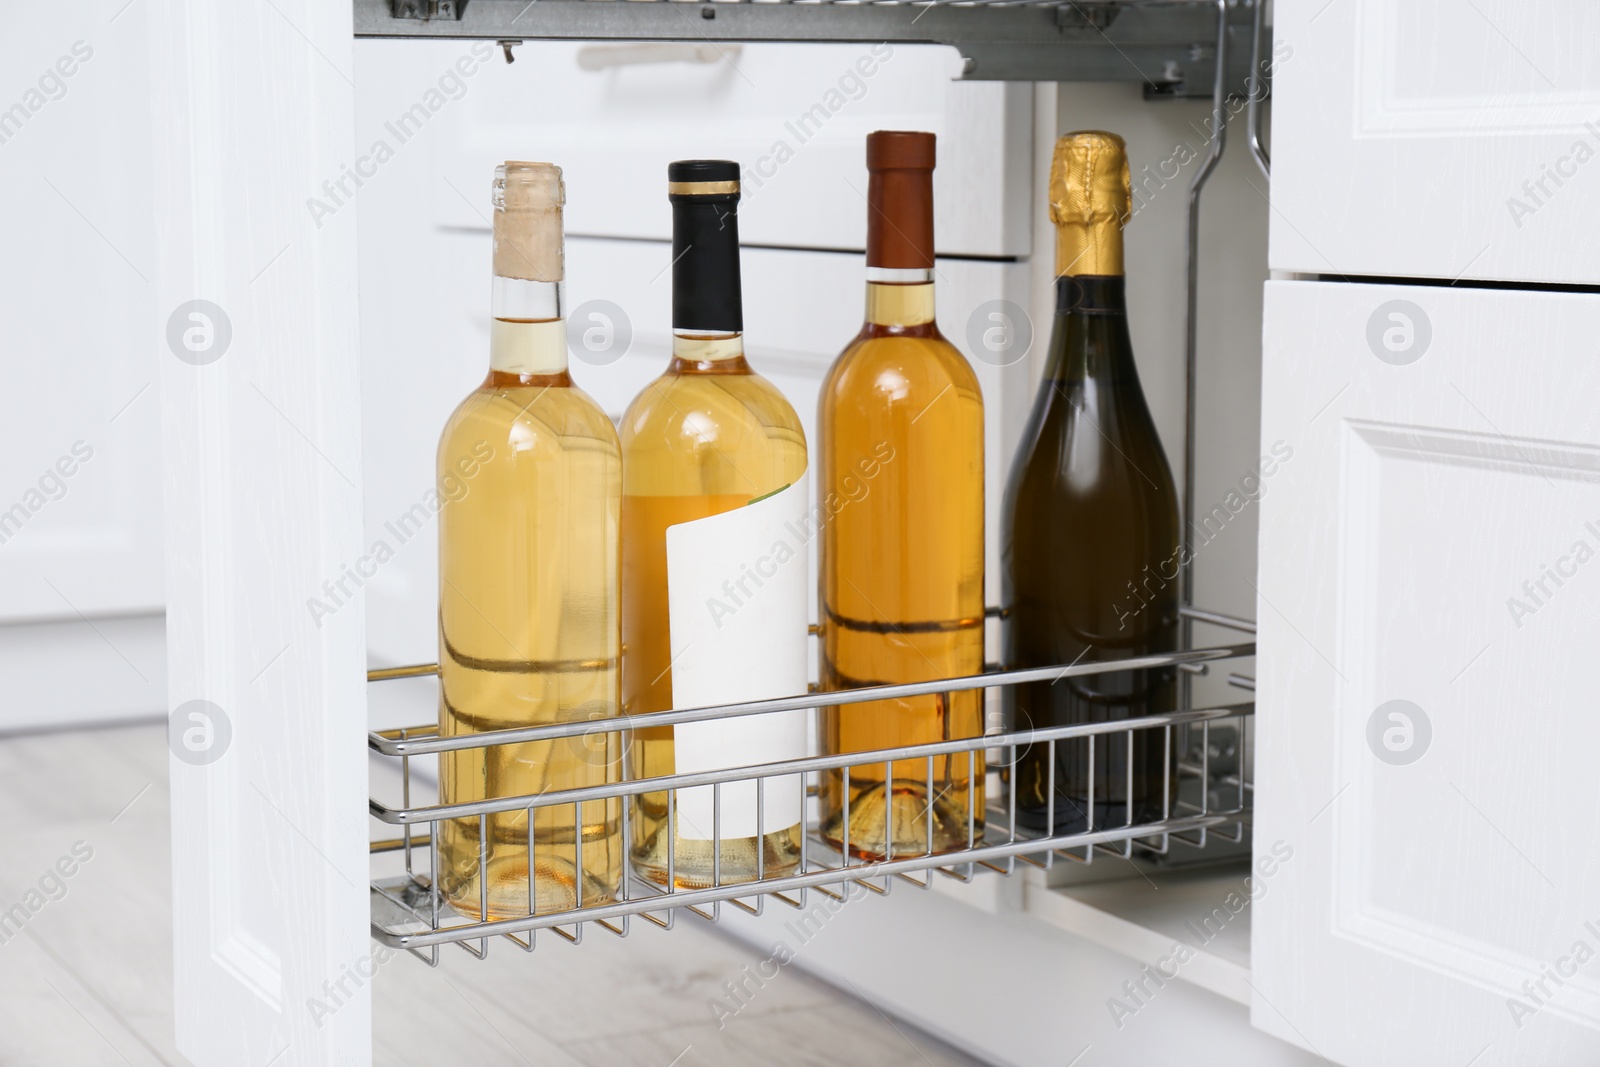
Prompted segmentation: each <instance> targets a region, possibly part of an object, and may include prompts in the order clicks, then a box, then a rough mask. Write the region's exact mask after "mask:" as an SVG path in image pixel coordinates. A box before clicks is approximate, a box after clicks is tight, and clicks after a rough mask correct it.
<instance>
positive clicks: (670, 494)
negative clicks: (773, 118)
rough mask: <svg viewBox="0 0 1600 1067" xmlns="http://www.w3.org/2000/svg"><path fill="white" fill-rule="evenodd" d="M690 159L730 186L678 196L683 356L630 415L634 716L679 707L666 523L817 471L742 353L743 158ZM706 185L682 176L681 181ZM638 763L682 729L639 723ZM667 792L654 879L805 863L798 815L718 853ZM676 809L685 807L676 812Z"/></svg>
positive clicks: (647, 858) (625, 438)
mask: <svg viewBox="0 0 1600 1067" xmlns="http://www.w3.org/2000/svg"><path fill="white" fill-rule="evenodd" d="M697 168H698V169H697ZM679 169H687V170H688V172H689V173H688V174H686V175H684V177H687V178H689V179H698V182H699V183H703V184H704V185H706V186H710V187H716V188H719V189H722V190H723V191H721V192H716V193H707V194H700V195H697V194H696V193H694V192H693V191H690V192H686V193H682V194H679V193H676V192H675V193H674V194H673V201H674V204H673V206H674V248H673V253H674V265H673V272H674V274H673V285H674V308H673V319H674V325H675V329H674V336H673V354H672V361H671V363H669V364H668V366H667V369H666V372H665V373H664V374H662V375H661V377H659V378H657V379H656V380H655V381H653V382H651V383H650V384H649V385H648V386H646V387H645V389H644V391H643V392H641V393H640V394H639V395H638V396H637V397H635V398H634V401H633V403H632V404H631V405H629V407H628V411H627V413H626V414H625V415H624V416H623V419H622V452H623V456H624V459H625V463H624V467H623V495H622V526H623V535H622V573H623V609H622V619H623V623H622V625H623V645H624V647H625V649H626V655H625V656H624V660H623V672H622V701H623V707H624V708H625V709H626V711H627V713H628V714H630V715H633V714H640V713H643V712H649V711H665V710H667V709H669V708H671V707H672V706H673V701H672V651H671V635H670V630H669V626H668V622H669V619H668V602H667V527H669V526H673V525H676V524H678V523H685V522H692V521H694V520H696V519H703V518H706V517H707V516H710V515H717V514H721V513H722V512H724V511H730V510H732V509H734V508H739V507H744V506H745V505H746V504H748V503H750V502H751V501H752V500H754V499H756V498H758V497H762V496H766V495H767V494H769V493H773V492H776V491H777V490H779V489H782V488H784V487H785V486H787V485H790V484H792V483H793V482H795V481H797V480H798V479H799V478H800V476H801V475H802V474H804V472H805V469H806V440H805V431H804V429H802V427H801V425H800V418H799V416H798V415H796V414H795V411H794V408H793V407H792V406H790V404H789V402H788V401H787V400H785V399H784V397H783V394H782V393H780V392H779V391H778V389H777V387H776V386H774V385H773V384H772V383H771V382H769V381H767V380H766V379H765V378H763V377H761V376H760V375H759V374H756V373H755V372H754V371H753V370H751V368H750V364H749V363H748V362H747V361H746V360H745V357H744V344H743V337H742V334H741V332H740V331H741V330H742V329H743V321H742V315H741V314H740V309H739V306H738V304H739V286H738V269H739V261H738V255H739V248H738V231H737V229H736V216H735V214H734V212H735V210H736V205H737V198H738V192H737V184H736V183H737V178H738V168H737V166H736V165H735V164H732V163H726V164H722V163H721V161H713V162H696V163H693V164H674V165H673V173H676V172H677V171H678V170H679ZM724 169H725V170H726V171H727V173H726V174H723V173H722V170H724ZM700 171H706V173H700ZM708 179H709V180H708ZM728 183H733V189H732V191H731V193H730V192H728V191H727V190H726V188H725V187H726V185H727V184H728ZM695 185H696V182H693V181H686V182H683V183H681V184H680V183H679V182H678V181H676V180H675V181H674V183H673V188H674V189H675V190H677V189H680V188H687V189H690V190H692V189H694V188H695ZM685 249H687V250H685ZM708 294H710V295H708ZM706 327H712V328H711V329H707V328H706ZM719 327H720V328H719ZM629 767H630V772H629V773H630V777H632V778H635V779H638V778H644V777H656V776H659V775H667V774H672V773H674V770H675V762H674V753H673V728H672V727H670V726H661V727H651V728H649V729H644V730H638V731H635V733H634V736H633V739H632V747H631V749H630V753H629ZM668 799H669V798H668V794H667V793H666V792H665V791H661V792H654V793H646V794H644V795H642V796H641V797H640V798H639V801H638V803H637V804H636V806H635V808H634V817H633V827H632V831H631V834H632V838H633V842H632V847H633V864H634V868H635V870H637V871H638V872H639V873H640V874H642V875H644V876H645V877H647V878H649V879H651V880H652V881H655V882H658V883H661V884H666V883H667V882H668V880H669V867H670V869H671V880H672V881H673V882H674V883H675V884H676V885H678V886H681V887H686V888H696V887H703V886H708V885H711V884H712V883H713V876H714V875H719V876H720V880H721V882H722V884H728V883H731V882H745V881H750V880H752V879H754V878H755V877H756V876H757V871H758V869H759V871H760V873H761V874H763V875H765V876H774V875H780V874H785V873H788V872H789V871H790V870H792V869H793V868H794V866H795V864H796V863H797V862H798V860H799V857H800V832H801V828H800V826H799V825H798V824H797V825H794V826H790V827H783V828H780V829H777V830H769V831H768V832H766V833H765V834H763V835H761V840H760V841H759V842H758V841H757V840H756V838H755V837H754V836H751V837H745V838H724V839H723V841H722V847H721V849H720V850H718V849H716V848H714V847H713V844H712V842H711V840H709V839H710V837H711V836H712V833H713V830H714V828H713V827H711V826H703V827H693V828H691V827H686V826H681V825H680V826H679V827H678V828H677V832H676V833H674V828H673V826H672V825H671V823H670V822H669V820H668ZM673 815H674V817H675V819H674V821H681V819H682V818H683V816H682V813H681V812H680V811H677V810H676V809H675V810H674V811H673ZM718 851H720V857H719V856H718V855H717V854H716V853H717V852H718ZM758 856H759V857H760V860H759V863H758Z"/></svg>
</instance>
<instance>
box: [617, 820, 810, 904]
mask: <svg viewBox="0 0 1600 1067" xmlns="http://www.w3.org/2000/svg"><path fill="white" fill-rule="evenodd" d="M721 853H722V854H721V857H720V858H717V857H715V856H714V854H713V850H712V847H711V842H710V841H697V840H692V839H689V838H685V837H682V836H680V837H679V838H678V839H677V840H676V841H674V842H673V843H672V863H671V864H670V868H671V870H670V873H669V870H668V868H669V865H668V863H667V836H666V833H665V832H657V833H656V834H654V835H652V836H651V837H650V838H649V840H647V841H645V842H644V844H642V845H640V846H639V847H637V848H636V849H634V852H633V869H634V871H635V872H636V873H638V874H639V875H640V876H641V877H642V878H644V879H645V880H647V881H649V882H652V883H654V884H656V885H659V886H667V885H670V886H672V887H673V888H677V889H709V888H711V887H712V886H716V885H738V884H740V883H742V882H753V881H755V880H757V879H758V878H780V877H782V876H784V875H786V874H793V873H794V871H795V868H796V867H798V866H799V865H800V827H798V826H791V827H789V828H788V829H787V830H778V831H775V832H773V833H770V834H767V835H765V836H764V837H763V838H762V853H763V854H762V857H761V863H760V865H759V868H758V866H757V863H756V839H755V838H753V837H741V838H736V839H734V840H732V841H724V842H722V849H721ZM714 860H715V862H713V861H714Z"/></svg>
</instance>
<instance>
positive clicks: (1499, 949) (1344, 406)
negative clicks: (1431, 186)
mask: <svg viewBox="0 0 1600 1067" xmlns="http://www.w3.org/2000/svg"><path fill="white" fill-rule="evenodd" d="M1329 17H1331V12H1330V16H1329ZM1597 336H1600V296H1597V295H1591V294H1577V293H1543V292H1514V291H1490V290H1470V289H1461V288H1444V287H1422V286H1379V285H1357V284H1342V283H1329V282H1273V283H1269V284H1268V286H1267V300H1266V326H1265V338H1264V340H1265V374H1264V382H1263V387H1262V394H1263V395H1262V421H1263V438H1262V440H1263V446H1264V447H1265V448H1267V449H1268V450H1270V451H1272V452H1273V454H1276V455H1278V456H1279V457H1280V459H1281V470H1280V471H1279V472H1278V473H1277V474H1276V476H1275V477H1274V479H1273V489H1272V492H1271V493H1270V494H1268V495H1267V496H1266V498H1265V499H1264V500H1263V502H1262V504H1261V508H1262V518H1261V565H1260V575H1259V594H1260V597H1259V603H1258V605H1257V611H1258V615H1257V618H1258V620H1259V626H1260V632H1259V638H1258V640H1259V644H1260V657H1259V660H1258V672H1259V673H1258V688H1257V693H1256V695H1257V700H1258V709H1259V717H1258V725H1257V737H1258V742H1259V745H1260V748H1259V750H1258V753H1257V762H1256V783H1257V790H1258V793H1257V798H1258V810H1257V815H1256V822H1255V841H1256V851H1257V861H1258V865H1259V864H1263V863H1265V864H1266V865H1267V866H1269V867H1270V868H1271V870H1272V873H1271V874H1265V873H1264V872H1263V877H1262V878H1261V879H1260V890H1261V892H1260V895H1259V897H1258V899H1257V900H1256V902H1255V905H1254V907H1255V916H1254V919H1253V923H1254V927H1253V941H1254V953H1253V956H1254V958H1253V962H1252V967H1253V971H1252V980H1253V984H1254V989H1255V998H1254V1003H1253V1009H1252V1021H1253V1022H1254V1024H1255V1025H1256V1026H1258V1027H1260V1028H1262V1029H1264V1030H1267V1031H1269V1032H1271V1033H1273V1034H1276V1035H1277V1036H1279V1037H1281V1038H1283V1039H1285V1040H1287V1041H1291V1042H1294V1043H1296V1044H1299V1045H1302V1046H1304V1047H1306V1048H1309V1049H1312V1050H1314V1051H1316V1052H1318V1053H1320V1054H1321V1055H1323V1056H1325V1057H1327V1058H1328V1059H1329V1060H1331V1061H1333V1062H1335V1063H1339V1064H1343V1065H1346V1067H1380V1065H1391V1064H1407V1065H1409V1064H1452V1065H1457V1067H1464V1065H1466V1064H1469V1063H1470V1064H1473V1065H1475V1067H1502V1065H1504V1067H1511V1065H1519V1067H1520V1065H1527V1064H1551V1065H1566V1064H1592V1063H1596V1062H1600V849H1597V848H1596V847H1595V846H1596V840H1597V832H1596V831H1597V822H1596V819H1597V812H1600V777H1597V776H1596V774H1595V762H1596V753H1597V752H1600V716H1597V715H1596V714H1595V649H1596V647H1597V640H1600V414H1597V410H1596V405H1595V398H1596V397H1597V396H1600V361H1597V360H1596V359H1595V358H1594V355H1595V338H1596V337H1597ZM1269 856H1271V857H1272V861H1271V862H1270V863H1267V862H1266V861H1267V860H1268V857H1269ZM1258 869H1259V868H1258Z"/></svg>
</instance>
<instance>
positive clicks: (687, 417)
mask: <svg viewBox="0 0 1600 1067" xmlns="http://www.w3.org/2000/svg"><path fill="white" fill-rule="evenodd" d="M745 433H759V434H762V435H765V436H767V437H776V438H781V439H792V440H794V441H795V442H797V443H798V444H799V446H800V447H801V448H802V449H803V448H804V447H805V429H804V427H803V425H802V424H801V422H800V415H799V413H798V412H796V411H795V409H794V405H793V404H791V403H789V400H788V398H787V397H785V396H784V395H783V392H782V391H781V390H780V389H779V388H778V387H777V386H776V385H774V384H773V383H772V382H771V381H769V380H767V379H766V378H764V377H762V376H761V375H759V374H756V373H754V372H751V373H749V374H681V373H676V372H673V371H668V372H666V373H664V374H662V375H661V376H660V377H658V378H656V379H655V380H653V381H652V382H650V384H649V385H646V386H645V387H644V389H642V390H640V392H639V394H638V395H637V396H635V397H634V398H633V400H632V402H630V403H629V405H628V409H627V411H626V412H625V413H624V415H623V417H622V428H621V439H622V443H623V447H624V448H628V447H631V446H635V445H645V444H648V443H652V442H658V441H661V440H664V439H674V438H679V437H689V438H693V439H695V440H697V441H705V440H707V439H712V440H714V439H716V438H719V437H722V436H726V435H735V436H737V435H741V434H745Z"/></svg>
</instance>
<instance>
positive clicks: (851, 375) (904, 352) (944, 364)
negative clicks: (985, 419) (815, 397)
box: [823, 328, 983, 400]
mask: <svg viewBox="0 0 1600 1067" xmlns="http://www.w3.org/2000/svg"><path fill="white" fill-rule="evenodd" d="M951 388H953V389H955V390H957V391H958V392H961V393H970V394H971V396H972V397H974V398H978V399H980V400H981V398H982V395H983V389H982V386H980V385H979V383H978V375H977V373H976V372H975V371H974V370H973V368H972V364H971V363H970V362H969V361H968V360H967V357H966V356H964V355H963V354H962V353H961V350H960V349H958V348H956V346H955V345H953V344H951V343H950V341H949V340H947V339H946V338H945V337H944V336H943V335H942V334H940V333H939V332H938V331H937V329H935V330H934V331H933V332H932V333H931V334H908V333H876V334H875V333H872V332H871V331H870V328H864V329H863V330H862V332H861V333H860V334H858V335H856V337H855V339H854V340H852V341H851V342H850V344H849V345H847V346H846V347H845V349H844V351H843V352H841V353H840V354H839V356H838V358H837V359H835V360H834V361H833V365H832V366H831V367H830V368H829V370H828V374H827V377H826V379H825V380H824V384H823V390H824V393H825V394H838V393H841V392H849V393H855V392H864V393H874V392H875V393H882V394H885V395H886V396H893V397H894V398H896V399H899V398H901V397H902V396H904V395H906V394H907V393H908V391H909V392H910V393H915V394H918V395H920V393H921V392H923V391H925V390H930V389H931V390H932V391H933V392H934V393H938V392H940V391H942V390H945V389H951Z"/></svg>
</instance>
